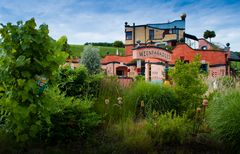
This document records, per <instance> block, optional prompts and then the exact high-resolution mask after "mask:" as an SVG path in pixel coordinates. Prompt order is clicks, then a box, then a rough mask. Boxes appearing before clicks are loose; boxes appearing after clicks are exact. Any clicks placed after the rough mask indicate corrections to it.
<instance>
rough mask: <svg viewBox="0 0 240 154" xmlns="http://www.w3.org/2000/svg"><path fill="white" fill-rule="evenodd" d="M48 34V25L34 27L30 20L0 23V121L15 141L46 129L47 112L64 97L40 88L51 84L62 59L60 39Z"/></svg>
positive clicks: (53, 109) (30, 136)
mask: <svg viewBox="0 0 240 154" xmlns="http://www.w3.org/2000/svg"><path fill="white" fill-rule="evenodd" d="M48 33H49V31H48V26H47V25H45V24H43V25H40V26H39V27H37V25H36V23H35V20H34V19H31V20H28V21H26V22H25V23H23V22H21V21H19V22H17V25H13V24H11V23H8V24H7V25H3V24H1V28H0V34H1V42H0V47H1V54H0V56H1V57H0V74H1V75H0V87H1V88H0V89H1V90H2V94H1V95H2V96H1V99H0V109H1V113H2V114H1V122H0V123H1V124H2V127H3V128H4V131H5V132H8V133H11V134H12V135H14V136H15V137H16V139H17V140H18V141H22V142H25V141H27V140H30V139H32V138H35V137H37V135H38V134H39V132H40V131H41V129H44V128H45V126H46V128H49V127H50V125H51V121H50V115H51V113H53V112H55V111H56V110H58V107H59V106H58V105H57V103H58V102H61V101H62V100H64V98H63V97H61V96H59V95H56V93H53V95H50V93H47V94H46V90H45V91H44V88H45V86H46V85H47V84H48V85H49V86H51V85H53V84H54V83H55V78H56V76H55V74H56V72H57V69H58V67H59V65H60V64H62V63H63V62H64V60H65V58H66V54H65V53H63V52H61V45H62V43H63V42H61V41H57V42H56V41H55V40H53V39H52V38H51V37H49V35H48ZM39 76H42V81H41V82H39V80H38V79H37V78H38V77H39ZM43 78H44V80H43ZM43 85H44V86H43ZM57 98H59V100H58V99H57Z"/></svg>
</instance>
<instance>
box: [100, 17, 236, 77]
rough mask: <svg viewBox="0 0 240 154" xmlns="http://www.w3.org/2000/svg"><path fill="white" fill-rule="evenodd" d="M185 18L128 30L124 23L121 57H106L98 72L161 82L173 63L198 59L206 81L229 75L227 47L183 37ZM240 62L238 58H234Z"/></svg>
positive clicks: (192, 36)
mask: <svg viewBox="0 0 240 154" xmlns="http://www.w3.org/2000/svg"><path fill="white" fill-rule="evenodd" d="M185 19H186V15H185V14H183V15H182V16H181V20H175V21H173V22H167V23H159V24H146V25H135V24H133V26H129V25H128V23H125V34H126V38H125V39H126V41H125V56H116V55H107V56H106V57H105V58H103V59H102V61H101V63H102V68H103V69H104V70H105V71H106V73H107V74H108V75H117V76H119V77H131V78H134V77H136V76H137V75H143V76H145V79H146V80H150V81H154V82H161V81H163V80H164V79H165V78H166V70H167V68H168V67H174V64H175V62H176V60H177V59H181V60H183V61H185V62H192V61H193V59H194V57H195V56H196V55H197V54H200V55H201V64H202V66H201V69H202V70H204V71H206V72H207V73H208V77H209V78H217V77H220V76H225V75H228V74H229V73H230V66H229V65H230V61H231V57H230V56H231V54H230V47H229V44H228V45H227V46H226V47H225V48H219V47H218V46H216V45H214V44H212V43H210V42H208V41H207V40H205V39H198V38H197V37H196V36H194V35H190V34H187V33H185ZM238 60H239V61H240V57H238Z"/></svg>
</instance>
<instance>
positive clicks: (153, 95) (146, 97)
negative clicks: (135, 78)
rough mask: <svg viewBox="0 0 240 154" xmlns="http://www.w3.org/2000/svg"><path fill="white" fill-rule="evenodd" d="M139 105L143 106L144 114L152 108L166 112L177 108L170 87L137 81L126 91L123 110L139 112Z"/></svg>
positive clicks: (176, 102) (150, 111)
mask: <svg viewBox="0 0 240 154" xmlns="http://www.w3.org/2000/svg"><path fill="white" fill-rule="evenodd" d="M142 101H143V103H144V104H143V103H142V104H141V102H142ZM141 106H144V110H145V111H144V112H145V114H148V113H152V111H153V110H156V111H157V112H166V111H170V110H172V109H177V108H178V101H177V99H176V95H175V93H174V91H173V90H172V89H171V87H167V86H163V85H161V84H156V83H154V84H153V83H150V82H145V81H139V82H137V83H136V84H135V85H134V86H133V87H132V88H131V89H129V91H128V92H127V93H126V103H125V104H124V110H129V112H132V113H136V114H139V110H140V108H141Z"/></svg>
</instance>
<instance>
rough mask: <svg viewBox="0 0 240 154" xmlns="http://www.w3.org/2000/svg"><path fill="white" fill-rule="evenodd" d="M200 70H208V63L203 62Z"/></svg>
mask: <svg viewBox="0 0 240 154" xmlns="http://www.w3.org/2000/svg"><path fill="white" fill-rule="evenodd" d="M200 70H201V71H202V72H206V73H207V72H208V64H201V67H200Z"/></svg>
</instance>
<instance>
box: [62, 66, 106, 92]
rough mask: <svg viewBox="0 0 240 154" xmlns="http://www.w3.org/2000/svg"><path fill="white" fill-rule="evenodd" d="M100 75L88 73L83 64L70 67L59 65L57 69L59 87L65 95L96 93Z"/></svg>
mask: <svg viewBox="0 0 240 154" xmlns="http://www.w3.org/2000/svg"><path fill="white" fill-rule="evenodd" d="M101 79H102V76H101V74H93V75H90V74H88V71H87V69H86V67H85V66H83V65H80V66H79V67H77V68H75V69H72V68H71V67H70V66H64V67H61V68H60V70H59V76H58V82H59V88H60V89H61V91H62V92H65V93H66V96H75V97H85V96H89V97H92V96H94V95H97V93H98V90H99V86H100V82H101Z"/></svg>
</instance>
